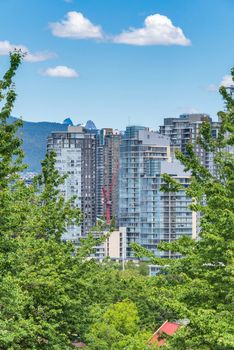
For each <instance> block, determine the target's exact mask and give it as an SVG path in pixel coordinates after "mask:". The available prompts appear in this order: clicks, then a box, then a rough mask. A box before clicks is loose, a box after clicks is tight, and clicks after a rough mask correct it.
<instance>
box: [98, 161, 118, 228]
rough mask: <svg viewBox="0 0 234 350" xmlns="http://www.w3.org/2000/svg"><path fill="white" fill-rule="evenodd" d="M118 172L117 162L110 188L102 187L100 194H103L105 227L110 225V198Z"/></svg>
mask: <svg viewBox="0 0 234 350" xmlns="http://www.w3.org/2000/svg"><path fill="white" fill-rule="evenodd" d="M118 170H119V161H118V160H117V163H116V168H115V171H114V173H113V175H112V180H111V183H110V186H108V188H106V187H104V186H103V187H102V194H103V199H104V207H105V219H106V223H107V225H110V224H111V205H112V201H111V197H112V193H113V188H114V187H115V185H116V180H117V175H118Z"/></svg>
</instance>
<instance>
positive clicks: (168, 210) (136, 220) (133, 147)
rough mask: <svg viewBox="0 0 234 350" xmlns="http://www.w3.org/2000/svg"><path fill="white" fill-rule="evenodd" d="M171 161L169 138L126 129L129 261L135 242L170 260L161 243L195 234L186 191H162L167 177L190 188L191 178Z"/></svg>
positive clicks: (124, 208) (122, 186)
mask: <svg viewBox="0 0 234 350" xmlns="http://www.w3.org/2000/svg"><path fill="white" fill-rule="evenodd" d="M171 160H172V159H171V147H170V138H169V137H167V136H163V135H161V134H159V133H157V132H155V131H150V130H149V129H148V128H145V127H141V126H131V127H127V128H126V131H125V134H124V137H123V140H122V144H121V146H120V171H119V215H118V220H119V226H122V227H126V245H127V250H126V254H127V257H128V258H131V257H133V256H134V254H133V252H132V250H131V246H130V245H131V243H132V242H136V243H138V244H140V245H141V246H143V247H145V248H147V249H149V250H151V251H153V252H154V253H155V255H157V256H165V257H166V256H172V254H171V253H170V252H163V253H161V252H159V250H158V249H157V245H158V243H159V242H161V241H167V242H169V241H171V240H174V239H176V238H178V237H179V236H180V235H181V234H188V235H190V236H192V235H193V234H194V233H193V229H194V227H195V226H194V223H193V220H194V218H193V213H192V212H191V210H190V209H188V204H189V203H190V199H189V198H187V196H186V195H185V191H184V190H181V191H180V193H178V194H173V193H162V192H161V191H160V187H161V184H162V174H163V173H169V174H171V175H172V176H174V177H176V178H178V180H179V181H180V182H181V183H182V184H183V185H184V187H186V186H187V185H188V182H189V178H190V176H189V175H188V174H185V173H184V172H183V169H182V168H181V166H180V164H178V162H173V163H171ZM193 226H194V227H193ZM195 230H196V228H195Z"/></svg>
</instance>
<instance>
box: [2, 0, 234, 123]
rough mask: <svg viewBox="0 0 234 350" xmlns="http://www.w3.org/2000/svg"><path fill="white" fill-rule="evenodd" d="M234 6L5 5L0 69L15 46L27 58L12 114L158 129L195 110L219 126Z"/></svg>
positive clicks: (166, 3) (90, 2) (224, 3)
mask: <svg viewBox="0 0 234 350" xmlns="http://www.w3.org/2000/svg"><path fill="white" fill-rule="evenodd" d="M233 7H234V4H233V2H232V1H229V0H224V1H222V2H220V1H218V0H212V1H211V0H207V1H206V2H205V3H204V1H201V0H199V1H197V2H196V4H193V3H191V2H190V3H189V4H188V2H186V1H185V0H180V1H177V2H176V3H175V2H171V1H163V2H162V1H151V0H148V1H145V2H144V4H143V3H141V2H136V1H129V2H128V4H125V3H121V4H119V2H117V1H112V2H111V4H110V3H109V2H108V1H105V0H101V1H99V2H98V5H97V4H96V3H95V1H93V0H88V1H82V0H80V1H77V0H73V1H71V0H69V1H68V0H66V1H65V0H53V1H51V2H48V1H40V2H38V1H27V0H21V1H16V0H9V1H1V2H0V20H1V24H2V25H1V37H0V71H2V70H4V69H5V67H6V66H7V63H8V58H7V54H8V51H9V50H10V49H12V48H14V47H21V48H22V49H23V51H28V55H27V56H26V58H25V62H24V63H23V65H22V67H21V68H20V71H19V73H18V76H17V78H16V87H17V92H18V95H19V97H20V98H19V99H18V100H17V103H16V106H15V109H14V113H13V114H14V116H17V117H19V116H22V118H23V120H29V121H58V122H62V121H63V119H65V118H66V117H67V116H69V117H71V118H72V119H73V120H74V122H75V123H82V122H84V121H86V120H88V119H92V120H94V121H95V124H96V125H97V127H98V128H102V127H104V126H108V125H111V126H113V127H114V128H118V129H124V128H125V126H126V125H130V124H131V125H142V124H144V125H149V127H153V128H155V129H156V128H157V127H158V126H159V124H160V122H161V120H162V119H163V118H164V117H177V116H178V115H180V114H182V113H189V112H190V113H192V112H200V113H208V114H210V115H211V116H212V117H213V118H214V119H216V112H218V111H219V110H220V109H222V107H223V102H222V100H221V98H220V97H219V95H218V91H217V90H218V86H219V85H220V83H221V82H223V83H225V84H228V83H230V82H231V80H230V77H229V74H230V68H231V67H232V65H233V62H232V58H231V57H232V54H233V48H232V47H231V46H230V42H231V39H232V21H233V17H234V14H233V13H234V12H233V11H231V10H232V9H233ZM13 9H14V11H13ZM4 13H8V14H9V13H10V14H11V20H10V21H9V17H7V16H5V15H4ZM13 23H14V26H13V25H12V24H13ZM13 27H14V28H13ZM32 91H33V92H34V93H33V94H32ZM110 119H111V120H110Z"/></svg>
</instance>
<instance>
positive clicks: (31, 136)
mask: <svg viewBox="0 0 234 350" xmlns="http://www.w3.org/2000/svg"><path fill="white" fill-rule="evenodd" d="M16 119H17V118H15V117H10V118H9V123H12V122H13V121H14V120H16ZM68 125H73V122H72V120H71V119H70V118H66V119H65V120H64V121H63V123H52V122H27V121H23V127H22V128H21V129H19V132H18V135H19V137H20V138H22V140H23V150H24V153H25V158H24V163H25V164H27V165H28V169H27V170H26V171H30V172H40V170H41V161H42V160H43V159H44V157H45V153H46V145H47V137H48V136H49V135H50V134H51V132H52V131H66V130H67V127H68ZM85 128H86V129H87V130H96V126H95V124H94V122H93V121H92V120H88V121H87V123H86V125H85Z"/></svg>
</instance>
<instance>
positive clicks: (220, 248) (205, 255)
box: [135, 70, 234, 350]
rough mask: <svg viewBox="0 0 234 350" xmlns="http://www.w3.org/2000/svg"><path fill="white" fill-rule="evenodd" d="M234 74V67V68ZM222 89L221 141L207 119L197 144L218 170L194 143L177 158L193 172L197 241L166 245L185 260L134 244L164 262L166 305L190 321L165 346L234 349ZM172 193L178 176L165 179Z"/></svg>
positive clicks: (231, 211) (232, 123) (228, 115)
mask: <svg viewBox="0 0 234 350" xmlns="http://www.w3.org/2000/svg"><path fill="white" fill-rule="evenodd" d="M232 75H233V78H234V70H232ZM220 92H221V94H222V96H223V98H224V100H225V102H226V111H224V112H220V113H219V117H220V118H221V121H222V123H221V127H220V130H219V135H218V138H217V139H214V138H212V137H211V128H210V125H209V124H208V123H204V124H203V125H202V127H201V130H200V136H199V138H198V140H197V142H198V143H199V144H200V146H201V147H203V148H204V149H205V150H208V151H211V152H213V156H214V164H215V174H211V173H210V172H209V171H208V170H207V169H206V168H205V167H204V166H203V165H202V164H201V163H200V160H199V159H198V158H197V157H196V155H195V153H194V151H193V146H192V145H191V144H189V145H188V147H187V154H186V155H184V154H182V153H181V152H177V158H178V159H179V160H180V161H181V163H182V164H183V165H184V166H185V169H186V170H190V172H191V174H192V179H191V184H190V186H189V188H188V190H187V194H188V195H189V196H190V197H191V198H192V199H193V203H192V204H191V209H192V210H194V211H199V212H200V215H201V220H200V233H199V239H198V240H196V241H194V240H192V239H189V238H185V237H181V238H180V239H178V240H177V241H175V242H172V243H162V244H161V245H160V248H161V249H162V250H171V251H174V252H179V253H181V254H182V255H183V257H182V258H181V259H178V260H170V259H156V258H154V257H152V255H151V254H149V253H147V252H146V251H144V250H143V249H142V248H141V247H139V246H135V249H136V252H137V254H138V256H142V255H148V257H150V258H151V259H152V261H153V262H154V263H156V264H160V265H164V272H165V273H166V274H164V275H161V276H159V277H158V284H157V286H158V291H159V293H160V295H161V302H162V308H164V309H165V310H168V312H169V314H171V316H170V319H171V320H176V319H177V320H179V319H187V320H189V323H188V324H187V325H186V326H184V327H181V329H180V330H179V331H178V332H177V333H176V335H175V336H174V337H172V338H170V340H168V341H167V345H166V346H165V348H167V349H177V350H184V349H204V350H208V349H209V350H211V349H212V350H230V349H233V348H234V327H233V287H234V285H233V282H234V279H233V267H234V264H233V261H234V260H233V231H234V154H233V149H234V148H232V147H233V146H234V101H233V99H232V98H231V96H230V95H229V94H228V92H227V90H226V89H225V88H224V87H221V89H220ZM164 180H165V181H166V182H167V185H168V186H166V185H165V186H164V188H163V189H162V190H164V191H170V190H171V188H172V185H173V186H174V188H175V187H176V184H175V183H174V180H172V179H169V178H168V177H165V178H164Z"/></svg>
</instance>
